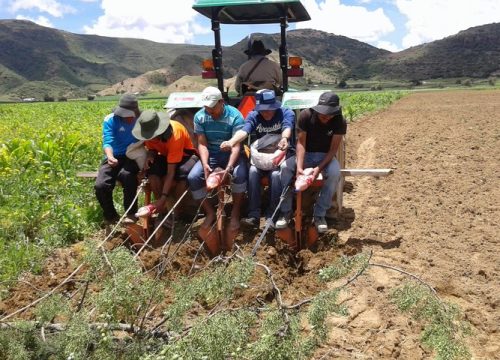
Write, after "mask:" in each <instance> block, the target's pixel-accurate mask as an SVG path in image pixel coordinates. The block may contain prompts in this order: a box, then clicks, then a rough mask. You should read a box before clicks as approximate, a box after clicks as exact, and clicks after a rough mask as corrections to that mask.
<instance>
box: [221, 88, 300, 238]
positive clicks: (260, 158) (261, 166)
mask: <svg viewBox="0 0 500 360" xmlns="http://www.w3.org/2000/svg"><path fill="white" fill-rule="evenodd" d="M255 100H256V106H255V109H254V111H251V112H250V113H249V114H248V116H247V118H246V121H245V125H244V126H243V128H242V129H240V130H238V131H237V132H236V133H235V134H234V135H233V136H232V138H231V139H229V140H227V141H224V142H223V143H222V144H221V145H220V147H221V149H222V150H226V151H228V150H230V149H231V148H232V147H234V146H235V145H237V144H239V143H241V142H242V141H243V140H244V139H246V138H247V137H248V136H250V135H252V136H251V138H252V140H253V141H254V142H253V143H252V146H251V158H250V162H251V166H250V171H249V175H248V200H249V209H248V216H247V217H246V218H244V219H242V222H243V223H244V224H245V225H248V226H251V227H256V228H258V227H259V225H260V216H261V209H260V206H261V189H262V186H261V179H262V177H268V178H269V182H270V184H269V185H270V188H271V201H270V204H269V207H268V209H267V210H266V213H265V216H266V218H270V217H271V216H272V214H273V212H274V210H275V209H276V207H277V205H278V202H279V198H280V195H281V192H282V189H283V186H286V185H287V184H282V183H281V181H280V166H281V167H284V166H287V161H284V162H282V163H281V165H279V164H278V165H276V164H273V163H272V161H268V160H269V159H272V156H273V154H274V153H275V151H276V150H282V151H287V150H288V154H293V150H294V145H295V144H294V137H293V134H294V130H295V129H294V128H295V114H294V112H293V111H292V110H290V109H288V108H284V107H281V103H280V102H279V101H278V100H277V99H276V94H275V93H274V91H273V90H268V89H263V90H259V91H257V93H256V94H255ZM259 142H260V144H259ZM259 151H262V152H263V154H261V153H259ZM278 153H279V152H278ZM268 155H269V156H268ZM285 157H286V156H284V158H285ZM289 166H290V165H289ZM293 168H295V166H293ZM272 220H274V219H272Z"/></svg>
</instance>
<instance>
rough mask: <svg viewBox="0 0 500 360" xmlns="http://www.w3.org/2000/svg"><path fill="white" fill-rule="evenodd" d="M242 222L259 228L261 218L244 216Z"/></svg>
mask: <svg viewBox="0 0 500 360" xmlns="http://www.w3.org/2000/svg"><path fill="white" fill-rule="evenodd" d="M241 223H242V224H243V225H245V226H248V227H250V228H257V229H258V228H259V226H260V221H259V219H257V218H254V217H247V218H243V219H241Z"/></svg>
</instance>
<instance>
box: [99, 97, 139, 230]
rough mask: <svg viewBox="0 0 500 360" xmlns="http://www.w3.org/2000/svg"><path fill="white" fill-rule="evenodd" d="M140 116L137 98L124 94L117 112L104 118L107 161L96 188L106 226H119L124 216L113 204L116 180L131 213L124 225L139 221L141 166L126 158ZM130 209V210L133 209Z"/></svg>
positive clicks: (103, 141)
mask: <svg viewBox="0 0 500 360" xmlns="http://www.w3.org/2000/svg"><path fill="white" fill-rule="evenodd" d="M139 115H140V110H139V104H138V102H137V98H136V97H135V96H134V95H131V94H124V95H123V96H122V97H121V98H120V101H119V103H118V106H117V107H116V108H115V109H114V110H113V112H112V113H111V114H109V115H107V116H106V117H105V118H104V122H103V126H102V148H103V150H104V155H105V158H104V160H103V161H102V163H101V166H100V167H99V170H98V172H97V178H96V181H95V185H94V189H95V194H96V197H97V201H98V202H99V204H100V206H101V208H102V210H103V216H104V222H105V224H106V225H111V224H113V223H116V222H117V221H118V220H119V219H120V216H119V215H118V212H117V211H116V208H115V205H114V203H113V190H114V188H115V186H116V181H117V180H118V181H120V183H121V184H122V186H123V208H124V209H125V210H128V212H127V217H126V218H125V219H124V221H123V222H124V223H133V222H135V221H136V220H137V219H136V218H135V216H134V214H135V213H136V211H137V201H135V202H134V201H133V200H134V198H135V196H136V194H137V185H138V182H137V173H138V172H139V166H138V165H137V163H136V162H135V161H134V160H132V159H129V158H128V157H127V156H126V152H127V147H128V146H129V145H131V144H133V143H135V142H137V139H136V138H135V137H134V136H133V135H132V128H133V127H134V125H135V122H136V119H137V117H138V116H139ZM129 208H130V209H129Z"/></svg>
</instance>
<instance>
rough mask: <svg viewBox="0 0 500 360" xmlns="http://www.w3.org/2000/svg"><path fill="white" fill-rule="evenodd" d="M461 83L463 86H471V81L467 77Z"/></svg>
mask: <svg viewBox="0 0 500 360" xmlns="http://www.w3.org/2000/svg"><path fill="white" fill-rule="evenodd" d="M463 85H464V86H472V81H470V79H467V80H465V81H464V82H463Z"/></svg>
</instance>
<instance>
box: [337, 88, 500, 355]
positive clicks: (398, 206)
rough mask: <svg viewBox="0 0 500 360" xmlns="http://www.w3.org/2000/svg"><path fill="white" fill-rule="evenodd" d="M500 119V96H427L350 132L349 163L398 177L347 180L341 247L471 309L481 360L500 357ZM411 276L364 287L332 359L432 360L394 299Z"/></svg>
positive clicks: (357, 290)
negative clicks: (369, 254) (390, 298)
mask: <svg viewBox="0 0 500 360" xmlns="http://www.w3.org/2000/svg"><path fill="white" fill-rule="evenodd" d="M499 114H500V91H468V92H463V91H460V92H459V91H457V92H433V93H415V94H412V95H410V96H407V97H405V98H404V99H402V100H400V101H399V102H397V103H396V104H394V105H393V106H391V107H390V108H389V109H387V110H385V111H382V112H379V113H377V114H375V115H371V116H369V117H368V118H365V119H362V120H360V121H358V122H356V123H354V124H351V125H350V126H349V129H348V140H347V154H348V157H347V167H353V168H356V167H376V168H385V167H392V168H395V172H394V174H393V175H391V176H390V177H387V178H382V179H379V180H377V179H370V178H348V179H347V180H348V181H349V182H351V183H352V185H353V191H351V192H350V193H347V194H345V197H344V199H345V201H344V206H345V208H346V209H345V210H346V211H345V212H346V213H348V214H350V215H349V216H351V217H352V214H354V221H352V220H351V221H352V223H351V225H350V226H351V227H350V228H349V229H347V230H345V231H340V233H339V237H340V242H341V243H344V244H346V245H352V246H356V247H358V248H362V249H364V250H366V249H371V250H373V252H374V257H373V262H377V263H383V264H390V265H393V266H397V267H400V268H404V269H405V270H407V271H409V272H411V273H413V274H415V275H418V276H419V277H420V278H421V279H423V280H425V281H426V282H428V283H429V284H431V285H432V286H434V287H435V288H436V290H437V291H438V294H439V295H440V296H441V297H442V298H443V299H445V300H447V301H451V302H454V303H456V304H458V305H460V306H461V308H462V310H463V311H464V312H465V314H466V316H467V319H468V320H469V321H470V322H471V323H472V325H473V326H474V335H473V336H471V337H470V338H469V342H468V344H469V346H470V349H471V351H472V354H473V356H474V358H476V359H493V358H500V355H499V354H500V335H499V334H498V330H499V324H500V314H499V309H498V306H499V305H500V281H499V280H500V276H499V271H500V257H499V247H498V245H499V240H498V233H499V231H498V229H499V226H498V223H499V222H500V211H499V204H500V188H499V185H500V182H499V173H498V169H499V163H500V143H499V139H500V126H499V125H498V119H499ZM401 279H402V277H401V276H400V275H399V274H397V273H391V272H389V271H387V270H383V269H372V270H370V272H369V274H368V276H367V277H365V278H363V279H362V280H361V281H359V282H358V283H357V284H356V286H355V287H354V288H352V291H351V294H350V297H349V299H348V301H347V305H348V306H349V307H350V308H351V309H352V313H351V315H350V317H349V319H348V320H347V321H346V322H345V324H344V325H345V327H343V328H340V329H337V330H336V331H334V332H333V333H332V336H331V338H330V345H329V347H330V351H331V349H337V350H336V351H334V352H332V358H334V357H344V356H349V357H355V356H354V355H355V354H357V355H359V358H398V357H400V358H404V359H421V358H426V357H427V356H429V354H426V353H424V352H423V350H422V349H421V348H420V346H419V342H418V339H419V332H418V329H415V324H414V323H413V324H412V323H411V321H408V319H406V318H403V317H400V316H398V315H396V316H395V311H394V307H393V306H392V305H390V303H388V302H387V296H386V295H387V293H388V291H389V290H390V289H391V288H393V287H394V286H395V285H397V284H399V283H400V281H401ZM347 344H349V347H347V346H346V345H347Z"/></svg>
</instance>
